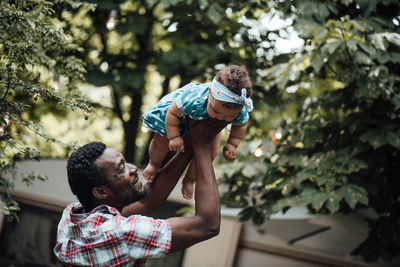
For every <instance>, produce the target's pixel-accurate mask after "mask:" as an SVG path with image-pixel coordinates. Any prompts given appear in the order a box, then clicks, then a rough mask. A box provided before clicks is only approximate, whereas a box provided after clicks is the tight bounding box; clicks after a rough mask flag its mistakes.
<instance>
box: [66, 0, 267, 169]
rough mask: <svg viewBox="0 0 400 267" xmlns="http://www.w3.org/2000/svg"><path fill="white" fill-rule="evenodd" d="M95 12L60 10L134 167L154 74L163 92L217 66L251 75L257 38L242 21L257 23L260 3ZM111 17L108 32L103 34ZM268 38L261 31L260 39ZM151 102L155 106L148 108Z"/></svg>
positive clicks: (121, 6) (167, 4)
mask: <svg viewBox="0 0 400 267" xmlns="http://www.w3.org/2000/svg"><path fill="white" fill-rule="evenodd" d="M93 2H96V3H97V4H98V6H97V8H96V10H95V11H94V12H90V10H88V11H87V12H82V11H80V12H72V11H70V12H64V13H63V18H64V19H66V20H67V21H68V22H69V26H68V27H69V28H70V31H71V32H74V36H73V39H74V40H76V41H77V42H79V43H80V45H81V46H82V47H84V52H83V53H82V58H83V59H84V60H85V61H86V62H87V63H88V66H87V69H88V72H87V81H88V82H90V83H93V84H95V85H99V86H100V85H107V86H109V87H110V89H111V95H110V98H112V99H113V112H114V114H115V116H116V117H117V118H119V119H120V121H121V122H122V125H123V130H124V141H125V150H124V155H125V158H126V159H127V161H136V160H135V156H137V154H140V153H138V151H137V150H136V144H137V143H136V142H135V141H137V137H138V135H139V134H140V133H139V131H138V129H140V127H139V125H140V123H141V117H140V116H138V114H141V113H142V112H144V111H145V110H144V106H146V105H147V106H148V105H149V104H148V103H144V102H145V101H144V99H145V96H146V94H154V91H155V89H154V88H153V86H154V81H152V80H151V79H152V77H154V76H153V74H154V73H155V72H157V73H159V74H160V75H161V77H162V81H161V82H160V83H162V86H160V85H158V86H159V87H162V88H163V94H165V93H168V91H169V90H171V89H176V88H177V87H178V86H179V85H177V84H176V83H172V82H171V84H173V85H171V84H170V81H173V82H175V81H176V80H178V83H180V85H182V84H185V83H188V82H190V81H194V80H196V81H199V82H205V81H210V80H211V78H212V76H213V75H214V73H215V71H216V70H217V69H218V68H219V67H220V66H221V64H228V63H236V64H240V65H245V66H246V67H247V68H248V69H249V71H250V73H255V70H256V68H257V66H263V67H266V66H265V64H266V62H265V61H260V60H259V61H257V60H256V58H257V57H256V46H257V47H258V45H257V44H258V41H259V40H261V38H258V39H257V38H256V37H252V36H249V35H248V34H247V30H248V29H249V28H250V27H251V26H249V25H246V24H245V23H244V21H245V20H244V19H243V18H244V17H247V18H249V19H252V18H258V17H259V16H260V14H262V12H260V10H262V9H265V8H266V5H265V4H262V5H259V4H260V1H254V0H248V1H241V2H240V3H238V1H217V2H216V1H208V0H204V1H192V0H186V1H184V0H177V1H165V0H162V1H161V0H159V1H154V0H148V1H129V0H125V1H111V0H102V1H93ZM113 10H115V11H117V18H116V21H117V24H116V26H115V28H114V29H112V28H110V29H107V28H106V24H107V21H108V19H109V18H110V15H111V13H112V11H113ZM267 34H268V32H265V33H262V36H261V37H262V38H263V39H265V38H266V36H267ZM175 84H176V85H175ZM153 104H155V103H153Z"/></svg>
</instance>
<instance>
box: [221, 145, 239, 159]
mask: <svg viewBox="0 0 400 267" xmlns="http://www.w3.org/2000/svg"><path fill="white" fill-rule="evenodd" d="M222 155H223V156H224V158H225V159H226V160H227V161H234V160H235V159H236V147H235V146H234V145H232V144H226V145H225V146H224V149H223V150H222Z"/></svg>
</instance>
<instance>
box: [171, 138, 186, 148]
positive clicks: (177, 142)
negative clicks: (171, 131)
mask: <svg viewBox="0 0 400 267" xmlns="http://www.w3.org/2000/svg"><path fill="white" fill-rule="evenodd" d="M169 150H171V151H177V152H185V146H184V143H183V138H182V137H180V136H177V137H174V138H172V139H170V140H169Z"/></svg>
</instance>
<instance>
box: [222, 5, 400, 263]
mask: <svg viewBox="0 0 400 267" xmlns="http://www.w3.org/2000/svg"><path fill="white" fill-rule="evenodd" d="M273 2H274V6H273V7H274V8H275V9H276V10H277V11H278V12H279V13H280V14H281V16H282V17H283V18H289V19H292V20H293V23H292V25H291V26H293V27H294V28H295V29H296V31H297V32H298V33H299V34H300V37H301V38H303V39H304V40H305V44H304V46H303V47H301V48H300V50H299V51H298V52H296V53H293V54H289V55H284V57H286V59H285V60H284V61H283V62H282V61H281V62H279V61H278V60H280V59H279V58H278V57H276V58H275V61H276V62H277V64H275V65H274V66H273V67H272V68H270V69H268V71H267V75H266V76H265V78H266V79H268V80H269V86H268V87H267V88H266V89H267V90H268V92H269V93H274V94H275V95H276V96H277V98H278V99H280V102H281V105H282V106H285V105H286V106H287V105H289V104H291V103H296V102H297V101H298V103H299V104H298V105H297V112H296V114H292V115H290V113H288V112H283V114H284V116H285V118H286V119H287V120H288V121H289V123H288V125H287V126H286V127H285V128H284V131H283V137H282V139H281V140H279V142H278V144H277V147H276V148H275V147H274V146H273V145H272V144H271V141H268V142H266V139H264V140H259V141H258V143H253V146H254V148H255V147H256V146H258V145H261V146H262V147H263V148H264V151H266V152H265V153H264V156H263V157H260V158H256V159H254V157H253V158H250V159H249V160H245V161H243V162H241V163H240V164H237V165H235V167H234V168H232V167H231V168H230V169H229V170H227V171H225V172H224V182H225V183H227V184H228V185H229V187H230V190H229V192H228V193H227V194H226V195H225V196H224V199H225V202H226V203H230V204H236V205H240V206H241V207H243V210H242V212H241V219H243V220H248V219H250V218H251V219H252V220H253V222H254V223H256V224H261V223H262V222H263V221H264V219H266V218H268V217H269V216H270V215H271V214H273V213H276V212H278V211H283V212H285V211H286V210H287V209H288V208H290V207H293V206H299V205H301V206H307V207H308V208H309V209H310V211H311V212H315V213H324V214H326V213H337V212H341V213H351V212H356V211H358V210H361V209H366V208H368V209H369V210H372V211H373V212H374V213H375V214H376V216H375V217H372V218H371V219H370V232H369V236H368V238H367V239H366V240H365V241H364V242H363V243H362V244H360V246H359V247H358V248H356V249H355V250H354V251H353V253H354V254H361V255H362V257H363V258H364V259H365V260H366V261H369V262H373V261H376V260H378V259H379V258H382V259H384V260H391V259H393V258H394V257H397V256H398V255H399V252H400V232H399V229H400V216H399V211H400V202H399V196H400V184H399V179H398V173H399V170H400V167H399V166H400V165H399V164H398V162H399V160H400V151H399V150H400V112H399V109H400V75H399V73H400V34H399V29H400V28H399V23H400V17H399V14H400V4H399V2H398V1H396V0H380V1H379V0H374V1H364V0H333V1H323V2H321V1H317V0H308V1H304V0H302V1H297V0H293V1H273ZM288 89H289V90H288ZM288 91H289V92H293V91H295V92H296V93H295V94H293V93H288ZM263 134H264V136H265V135H266V131H264V133H263ZM271 148H272V149H271ZM268 149H269V150H268ZM248 152H254V150H253V151H248Z"/></svg>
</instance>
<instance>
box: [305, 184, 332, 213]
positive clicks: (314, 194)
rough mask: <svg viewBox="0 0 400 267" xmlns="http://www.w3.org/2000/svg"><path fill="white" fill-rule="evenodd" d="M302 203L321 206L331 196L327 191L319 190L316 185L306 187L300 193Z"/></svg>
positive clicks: (316, 206) (314, 206) (315, 206)
mask: <svg viewBox="0 0 400 267" xmlns="http://www.w3.org/2000/svg"><path fill="white" fill-rule="evenodd" d="M300 196H301V199H302V204H303V205H304V206H306V205H308V204H311V205H312V207H313V208H317V209H319V208H321V207H322V206H323V205H324V203H325V201H326V200H327V199H328V198H329V194H328V193H327V192H322V191H319V190H318V189H316V188H314V187H305V188H304V189H303V190H302V192H301V193H300Z"/></svg>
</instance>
